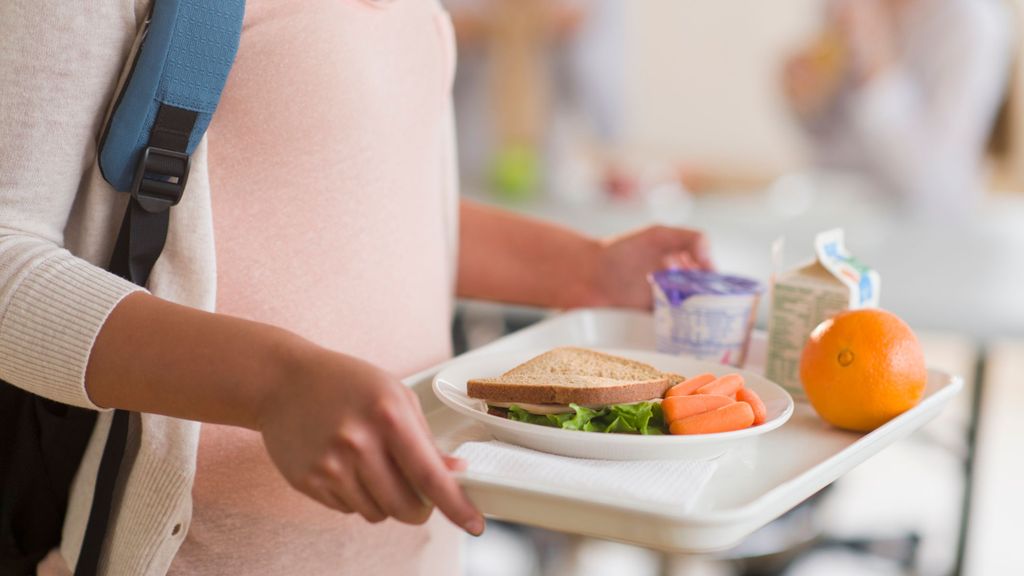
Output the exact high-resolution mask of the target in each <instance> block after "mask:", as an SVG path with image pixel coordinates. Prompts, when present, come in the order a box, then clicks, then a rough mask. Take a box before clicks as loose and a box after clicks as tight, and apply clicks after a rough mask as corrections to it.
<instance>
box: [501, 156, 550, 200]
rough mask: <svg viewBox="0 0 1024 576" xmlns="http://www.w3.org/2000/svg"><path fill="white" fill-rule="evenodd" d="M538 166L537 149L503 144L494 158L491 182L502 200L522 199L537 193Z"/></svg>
mask: <svg viewBox="0 0 1024 576" xmlns="http://www.w3.org/2000/svg"><path fill="white" fill-rule="evenodd" d="M539 180H540V168H539V162H538V159H537V150H536V149H535V148H533V147H531V146H524V145H518V144H513V145H509V146H505V147H504V148H502V149H501V150H500V151H498V155H497V156H496V157H495V159H494V165H493V167H492V169H491V184H492V186H493V187H494V191H495V194H496V195H497V196H498V197H499V198H501V199H503V200H511V201H522V200H527V199H530V198H532V197H533V196H534V195H535V194H536V193H537V186H538V183H539Z"/></svg>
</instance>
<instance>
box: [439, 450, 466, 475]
mask: <svg viewBox="0 0 1024 576" xmlns="http://www.w3.org/2000/svg"><path fill="white" fill-rule="evenodd" d="M441 459H442V460H444V465H445V466H447V467H448V469H449V470H451V471H452V472H465V471H466V470H468V469H469V462H466V461H465V460H463V459H462V458H457V457H455V456H451V455H448V454H441Z"/></svg>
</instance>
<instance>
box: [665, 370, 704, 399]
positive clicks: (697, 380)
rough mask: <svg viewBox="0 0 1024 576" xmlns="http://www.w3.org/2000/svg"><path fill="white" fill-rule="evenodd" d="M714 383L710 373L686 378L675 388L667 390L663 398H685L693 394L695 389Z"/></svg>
mask: <svg viewBox="0 0 1024 576" xmlns="http://www.w3.org/2000/svg"><path fill="white" fill-rule="evenodd" d="M714 381H715V375H714V374H711V373H710V372H709V373H707V374H698V375H697V376H694V377H693V378H687V379H686V380H683V381H682V382H680V383H679V384H676V385H675V386H673V387H671V388H669V389H668V390H667V391H666V392H665V398H668V397H669V396H686V395H688V394H693V391H694V390H696V389H697V388H700V387H701V386H704V385H705V384H710V383H712V382H714Z"/></svg>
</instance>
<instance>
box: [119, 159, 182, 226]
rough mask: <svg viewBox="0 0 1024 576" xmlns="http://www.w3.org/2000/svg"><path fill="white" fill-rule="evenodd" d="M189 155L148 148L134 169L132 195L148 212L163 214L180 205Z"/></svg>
mask: <svg viewBox="0 0 1024 576" xmlns="http://www.w3.org/2000/svg"><path fill="white" fill-rule="evenodd" d="M189 166H190V160H189V157H188V154H183V153H181V152H175V151H174V150H167V149H165V148H158V147H156V146H148V147H147V148H146V149H145V150H144V151H143V152H142V158H140V159H139V164H138V166H136V168H135V178H134V179H133V180H132V188H131V194H132V197H134V198H135V199H136V200H137V201H138V202H139V205H140V206H142V208H143V209H144V210H145V211H146V212H152V213H157V212H163V211H164V210H167V209H169V208H170V207H171V206H174V205H176V204H177V203H178V202H180V201H181V195H182V194H183V193H184V192H185V184H186V183H187V182H188V172H189Z"/></svg>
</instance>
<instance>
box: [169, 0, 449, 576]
mask: <svg viewBox="0 0 1024 576" xmlns="http://www.w3.org/2000/svg"><path fill="white" fill-rule="evenodd" d="M453 69H454V49H453V40H452V34H451V27H450V21H449V20H448V17H447V14H445V13H444V11H443V10H442V9H441V8H440V7H439V6H438V5H437V4H436V2H434V1H433V0H393V1H387V0H378V1H376V2H374V1H368V0H306V1H305V2H295V1H294V0H250V1H249V2H248V6H247V12H246V17H245V26H244V29H243V33H242V42H241V48H240V50H239V54H238V59H237V62H236V63H235V66H234V68H233V70H232V72H231V77H230V79H229V81H228V85H227V88H226V89H225V93H224V96H223V99H222V101H221V105H220V108H219V109H218V112H217V115H216V118H215V121H214V124H213V126H212V128H211V130H210V137H209V144H210V145H209V153H210V180H211V189H212V198H213V215H214V223H215V237H216V251H217V265H218V274H217V279H218V291H217V306H218V309H219V311H220V312H222V313H226V314H232V315H236V316H242V317H246V318H251V319H254V320H259V321H262V322H268V323H271V324H275V325H278V326H282V327H285V328H287V329H289V330H292V331H294V332H296V333H298V334H301V335H303V336H305V337H307V338H309V339H311V340H313V341H315V342H317V343H319V344H322V345H324V346H327V347H329V348H332V349H335V350H339V351H342V352H345V353H348V354H353V355H355V356H359V357H361V358H364V359H367V360H369V361H372V362H374V363H377V364H378V365H380V366H383V367H385V368H386V369H388V370H390V371H392V372H393V373H395V374H396V375H399V376H404V375H408V374H410V373H412V372H415V371H417V370H419V369H422V368H425V367H428V366H430V365H432V364H434V363H437V362H438V361H440V360H443V359H444V358H446V357H447V356H449V355H450V344H449V322H450V314H451V301H452V251H451V250H452V247H453V246H452V234H453V230H452V228H451V226H452V225H453V224H454V223H453V222H452V221H451V217H450V214H451V208H452V202H454V196H453V195H452V194H453V191H454V181H453V180H452V179H451V178H450V174H449V170H448V169H447V168H448V166H449V165H448V164H447V163H448V162H450V160H451V158H450V156H449V155H450V154H451V149H450V146H449V145H450V140H449V138H448V136H447V134H448V128H449V126H448V119H449V112H450V86H451V81H452V77H453ZM339 385H344V383H339ZM193 506H194V514H193V519H192V525H191V528H190V530H189V534H188V536H187V537H186V540H185V542H184V544H183V545H182V547H181V550H180V552H179V553H178V556H177V557H176V558H175V561H174V564H173V566H172V569H171V571H170V573H171V574H174V575H192V574H195V575H199V574H203V575H207V574H210V575H212V574H246V575H248V576H254V575H261V574H266V575H271V574H273V575H290V574H296V575H299V574H301V575H315V574H396V575H398V574H401V575H407V574H419V573H423V572H424V571H426V570H427V569H428V568H429V569H431V570H432V571H433V572H436V570H437V569H438V568H443V569H445V570H443V571H442V572H441V573H449V574H455V573H458V571H459V564H458V560H457V553H458V536H457V532H456V531H455V529H454V528H453V527H452V526H451V525H450V524H448V523H447V522H446V521H444V520H443V518H441V517H440V515H439V514H435V516H434V518H433V519H432V520H431V522H430V523H429V524H428V525H427V526H426V527H411V526H405V525H401V524H399V523H397V522H393V521H388V522H385V523H382V524H379V525H370V524H368V523H366V522H364V521H363V520H361V519H360V518H358V517H356V516H352V515H342V514H339V513H337V512H334V511H332V510H329V509H327V508H325V507H322V506H321V505H319V504H317V503H315V502H313V501H311V500H309V499H307V498H306V497H305V496H303V495H301V494H299V493H298V492H296V491H295V490H293V489H291V488H290V487H289V486H288V485H287V484H286V482H285V481H284V479H283V478H282V477H281V476H280V475H279V474H278V472H277V471H276V469H275V468H274V467H273V466H272V464H271V462H270V460H269V457H268V456H267V455H266V452H265V450H264V448H263V444H262V442H261V439H260V437H259V435H258V434H256V433H254V432H251V431H248V430H242V429H237V428H231V427H225V426H213V425H204V426H203V428H202V436H201V440H200V446H199V458H198V469H197V474H196V481H195V487H194V489H193Z"/></svg>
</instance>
